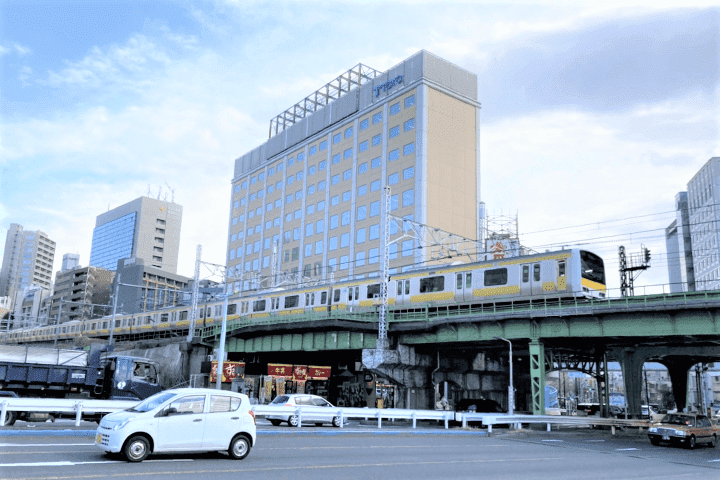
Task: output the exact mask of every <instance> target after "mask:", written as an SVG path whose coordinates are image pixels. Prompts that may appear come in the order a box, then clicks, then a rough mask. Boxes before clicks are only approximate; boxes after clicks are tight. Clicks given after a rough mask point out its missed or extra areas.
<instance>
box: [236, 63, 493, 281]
mask: <svg viewBox="0 0 720 480" xmlns="http://www.w3.org/2000/svg"><path fill="white" fill-rule="evenodd" d="M477 98H478V89H477V76H476V75H475V74H474V73H471V72H468V71H466V70H464V69H462V68H460V67H458V66H456V65H453V64H451V63H450V62H447V61H446V60H443V59H441V58H439V57H437V56H435V55H433V54H431V53H429V52H426V51H421V52H419V53H417V54H415V55H413V56H412V57H410V58H408V59H406V60H404V61H403V62H401V63H400V64H398V65H396V66H395V67H393V68H391V69H389V70H388V71H387V72H384V73H381V72H378V71H376V70H373V69H371V68H369V67H366V66H364V65H362V64H360V65H358V66H356V67H354V68H353V69H350V70H348V71H347V72H345V73H344V74H343V75H341V76H340V77H338V78H337V79H335V80H333V81H331V82H330V83H328V84H327V85H326V86H325V87H323V88H322V89H320V90H318V91H317V92H315V93H313V94H312V95H310V96H309V97H307V98H306V99H304V100H303V101H302V102H300V103H298V104H297V105H295V106H293V107H292V108H290V109H288V110H287V111H285V112H283V113H282V114H280V115H278V116H277V117H275V118H273V119H272V120H271V123H270V138H269V140H268V141H267V142H265V143H263V144H262V145H260V146H259V147H257V148H255V149H254V150H252V151H251V152H249V153H247V154H245V155H243V156H241V157H240V158H238V159H237V160H236V161H235V173H234V178H233V180H232V192H231V205H230V222H229V236H228V250H227V265H228V267H232V268H233V269H235V270H237V271H243V272H245V273H248V272H254V273H255V274H257V275H259V276H260V277H268V276H270V275H271V273H272V272H273V270H274V269H273V265H272V259H273V248H274V245H277V247H276V248H277V255H276V257H275V258H276V264H275V269H276V270H278V271H284V272H291V273H298V274H301V275H302V276H303V277H305V278H311V279H319V280H321V279H325V278H328V277H329V275H330V273H331V272H332V275H334V278H336V279H338V278H345V277H354V278H363V277H366V276H374V275H377V274H378V272H379V270H380V269H381V264H382V263H381V258H380V246H381V243H380V238H381V236H382V234H383V229H384V225H383V224H382V222H381V214H380V213H381V200H382V192H383V190H384V188H385V187H386V186H387V187H390V193H391V200H390V203H391V205H390V206H391V210H392V213H393V214H394V215H397V216H400V217H402V218H406V219H410V220H414V221H416V222H419V223H422V224H424V225H428V226H430V227H433V228H438V229H441V230H444V231H447V232H452V233H454V234H456V235H460V236H463V237H466V238H470V239H476V238H478V237H479V221H478V212H479V208H480V158H479V140H480V135H479V129H480V104H479V103H478V101H477ZM401 234H402V232H401V231H398V228H397V227H396V224H392V225H391V227H390V235H391V237H390V238H391V241H392V240H394V239H396V238H398V237H399V236H400V235H401ZM428 259H429V257H428V249H419V248H417V244H416V243H415V242H414V241H413V240H410V239H407V240H404V241H401V242H399V243H392V244H391V245H390V262H391V263H390V265H391V273H392V272H396V271H406V270H408V269H411V268H414V267H416V266H418V265H420V266H422V265H425V264H426V262H427V261H428ZM250 287H252V285H251V284H250V282H248V281H245V282H244V283H242V284H236V285H235V286H234V288H235V289H247V288H250Z"/></svg>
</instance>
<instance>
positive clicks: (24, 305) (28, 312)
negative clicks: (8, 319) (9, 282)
mask: <svg viewBox="0 0 720 480" xmlns="http://www.w3.org/2000/svg"><path fill="white" fill-rule="evenodd" d="M49 298H50V290H48V289H46V288H43V287H41V286H39V285H37V284H33V285H31V286H29V287H27V288H23V289H19V290H17V291H16V292H15V301H14V305H15V306H14V311H13V319H12V328H22V327H37V326H39V325H47V324H48V317H47V309H46V308H45V306H46V303H47V299H49Z"/></svg>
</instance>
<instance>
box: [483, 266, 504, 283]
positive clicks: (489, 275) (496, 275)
mask: <svg viewBox="0 0 720 480" xmlns="http://www.w3.org/2000/svg"><path fill="white" fill-rule="evenodd" d="M507 277H508V276H507V268H496V269H495V270H488V271H486V272H485V286H486V287H491V286H493V285H505V284H506V283H507Z"/></svg>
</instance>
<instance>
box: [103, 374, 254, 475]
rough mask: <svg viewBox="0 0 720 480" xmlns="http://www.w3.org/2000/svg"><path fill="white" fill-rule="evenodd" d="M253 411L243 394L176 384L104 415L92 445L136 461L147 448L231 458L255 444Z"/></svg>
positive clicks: (147, 451)
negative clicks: (222, 453) (221, 454)
mask: <svg viewBox="0 0 720 480" xmlns="http://www.w3.org/2000/svg"><path fill="white" fill-rule="evenodd" d="M255 438H256V436H255V413H254V412H253V411H252V410H250V400H249V399H248V397H247V395H243V394H240V393H234V392H228V391H225V390H211V389H207V388H178V389H173V390H166V391H164V392H160V393H157V394H155V395H153V396H152V397H149V398H147V399H145V400H144V401H142V402H141V403H139V404H137V405H135V406H134V407H132V408H129V409H127V410H123V411H120V412H115V413H111V414H109V415H106V416H105V417H103V419H102V420H101V421H100V425H99V426H98V429H97V434H96V435H95V445H97V446H98V447H99V448H100V449H102V450H104V451H105V452H106V453H122V455H123V456H124V457H125V458H126V459H127V460H129V461H131V462H141V461H143V460H144V459H145V458H146V457H147V456H148V455H149V454H150V453H167V452H205V451H227V452H228V454H229V455H230V456H231V457H232V458H235V459H240V460H241V459H243V458H245V457H247V456H248V454H249V453H250V449H251V448H252V447H253V446H254V445H255Z"/></svg>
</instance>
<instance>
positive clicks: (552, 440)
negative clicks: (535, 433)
mask: <svg viewBox="0 0 720 480" xmlns="http://www.w3.org/2000/svg"><path fill="white" fill-rule="evenodd" d="M562 441H563V440H543V442H562Z"/></svg>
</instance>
